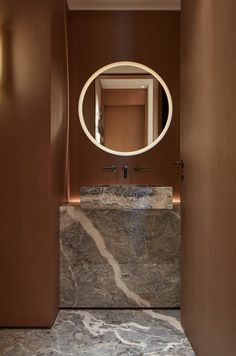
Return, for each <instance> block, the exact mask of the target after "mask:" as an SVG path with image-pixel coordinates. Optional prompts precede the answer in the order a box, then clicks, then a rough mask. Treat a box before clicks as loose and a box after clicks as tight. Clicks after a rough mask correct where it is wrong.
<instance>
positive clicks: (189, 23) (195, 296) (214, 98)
mask: <svg viewBox="0 0 236 356" xmlns="http://www.w3.org/2000/svg"><path fill="white" fill-rule="evenodd" d="M235 14H236V2H235V0H228V1H224V0H208V1H205V0H192V1H189V0H182V14H181V19H182V40H181V41H182V75H181V84H182V132H181V133H182V139H181V141H182V155H183V156H182V157H183V159H184V160H185V161H186V176H185V181H184V189H183V215H182V222H183V231H182V235H183V236H182V323H183V326H184V328H185V331H186V333H187V335H188V337H189V338H190V341H191V342H192V344H193V346H194V349H195V351H196V354H197V355H198V356H233V355H235V354H236V351H235V336H236V331H235V320H236V283H235V282H236V226H235V212H236V186H235V183H236V139H235V133H236V119H235V114H236V109H235V91H236V21H235Z"/></svg>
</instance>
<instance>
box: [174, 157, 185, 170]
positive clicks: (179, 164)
mask: <svg viewBox="0 0 236 356" xmlns="http://www.w3.org/2000/svg"><path fill="white" fill-rule="evenodd" d="M175 164H177V165H178V166H180V167H181V168H184V164H185V162H184V160H183V159H180V160H179V161H176V162H175Z"/></svg>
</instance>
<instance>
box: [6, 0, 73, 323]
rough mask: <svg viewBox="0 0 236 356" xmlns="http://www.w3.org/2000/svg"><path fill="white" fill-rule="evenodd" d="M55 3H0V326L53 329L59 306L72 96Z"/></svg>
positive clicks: (60, 7) (43, 0) (61, 18)
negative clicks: (68, 111)
mask: <svg viewBox="0 0 236 356" xmlns="http://www.w3.org/2000/svg"><path fill="white" fill-rule="evenodd" d="M51 5H52V2H50V1H47V0H35V1H31V0H22V1H7V0H3V1H1V2H0V37H1V40H0V46H1V51H0V52H1V54H2V56H3V58H1V59H3V60H2V61H1V59H0V66H2V68H1V70H2V75H1V74H0V126H1V127H0V155H1V160H0V162H1V174H0V186H1V205H0V210H1V212H0V216H1V237H0V289H1V293H0V326H50V325H51V324H52V322H53V320H54V318H55V316H56V313H57V310H58V305H59V303H58V302H59V300H58V299H59V268H58V260H59V246H58V245H59V232H58V230H59V204H60V203H61V202H63V201H64V176H65V174H64V167H65V137H66V135H65V134H66V120H67V116H66V105H67V101H66V98H67V93H66V71H65V54H64V52H65V42H64V37H65V36H64V2H63V1H60V2H59V1H57V0H55V1H54V2H53V7H51ZM51 16H52V18H51ZM51 19H53V20H52V22H51ZM51 26H52V27H51ZM51 31H52V32H51ZM63 36H64V37H63ZM51 45H52V48H51ZM52 69H53V71H51V70H52ZM1 70H0V72H1ZM51 84H52V86H51Z"/></svg>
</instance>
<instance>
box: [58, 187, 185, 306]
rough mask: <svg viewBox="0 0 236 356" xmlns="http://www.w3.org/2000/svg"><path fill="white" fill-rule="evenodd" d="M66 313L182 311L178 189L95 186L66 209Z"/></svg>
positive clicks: (63, 222)
mask: <svg viewBox="0 0 236 356" xmlns="http://www.w3.org/2000/svg"><path fill="white" fill-rule="evenodd" d="M60 213H61V227H60V229H61V233H60V249H61V257H60V268H61V271H60V283H61V291H60V306H61V307H62V308H65V307H67V308H71V307H75V308H76V307H78V308H129V307H141V308H165V307H168V308H170V307H177V306H179V299H180V298H179V289H180V276H179V254H180V208H179V205H173V204H172V188H171V187H152V186H132V185H129V186H128V185H127V186H125V185H122V186H119V185H117V186H116V185H114V186H88V187H83V188H82V189H81V203H80V204H78V205H70V204H68V205H64V206H62V207H61V212H60Z"/></svg>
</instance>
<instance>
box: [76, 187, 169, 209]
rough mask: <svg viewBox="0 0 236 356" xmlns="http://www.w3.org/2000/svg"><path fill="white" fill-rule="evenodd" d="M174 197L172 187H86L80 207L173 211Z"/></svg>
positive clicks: (82, 189)
mask: <svg viewBox="0 0 236 356" xmlns="http://www.w3.org/2000/svg"><path fill="white" fill-rule="evenodd" d="M172 196H173V188H172V187H156V186H147V185H143V186H140V185H110V186H98V185H96V186H86V187H82V188H81V190H80V199H81V203H80V206H81V208H83V209H122V210H124V209H172V207H173V205H172Z"/></svg>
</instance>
